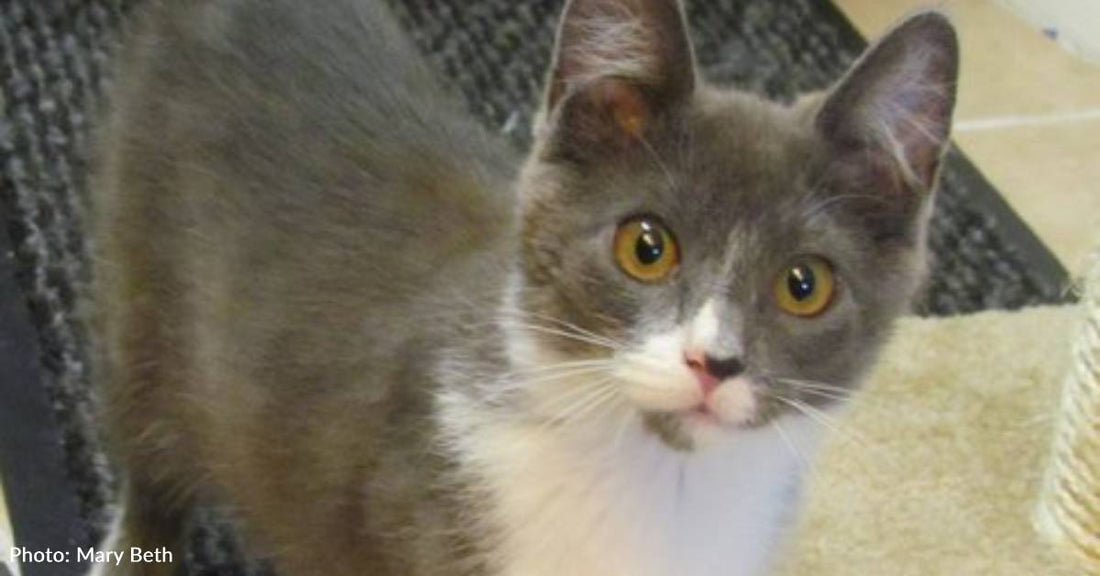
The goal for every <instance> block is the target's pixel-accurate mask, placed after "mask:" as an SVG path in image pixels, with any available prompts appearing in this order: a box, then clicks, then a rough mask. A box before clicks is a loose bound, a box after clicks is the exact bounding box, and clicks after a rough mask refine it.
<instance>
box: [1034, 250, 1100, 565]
mask: <svg viewBox="0 0 1100 576" xmlns="http://www.w3.org/2000/svg"><path fill="white" fill-rule="evenodd" d="M1088 268H1089V270H1088V272H1087V275H1086V277H1085V282H1084V284H1085V289H1084V294H1083V298H1082V302H1081V310H1082V313H1083V316H1084V321H1083V322H1082V324H1081V325H1080V327H1079V329H1078V333H1077V335H1076V337H1077V340H1076V342H1075V343H1074V349H1073V355H1072V360H1071V368H1070V370H1069V374H1068V375H1067V376H1066V380H1065V384H1064V388H1063V390H1062V400H1061V408H1060V413H1059V414H1058V415H1057V418H1056V423H1055V437H1054V445H1053V450H1052V453H1051V458H1050V462H1049V466H1048V469H1047V471H1046V477H1045V479H1044V483H1043V488H1042V492H1041V495H1040V499H1039V505H1038V508H1037V510H1036V514H1035V524H1036V527H1037V528H1038V530H1039V532H1040V533H1041V534H1042V535H1043V536H1044V537H1046V538H1047V539H1048V540H1049V541H1051V542H1052V543H1054V544H1055V545H1056V546H1057V547H1058V548H1059V549H1060V550H1062V551H1064V552H1066V553H1067V554H1068V555H1069V556H1071V557H1074V558H1075V559H1076V560H1077V561H1079V562H1080V563H1081V567H1082V569H1083V570H1084V572H1085V573H1086V574H1089V575H1100V252H1097V253H1096V254H1094V257H1093V258H1092V260H1091V262H1090V264H1089V267H1088Z"/></svg>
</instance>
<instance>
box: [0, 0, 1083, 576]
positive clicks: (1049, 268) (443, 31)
mask: <svg viewBox="0 0 1100 576" xmlns="http://www.w3.org/2000/svg"><path fill="white" fill-rule="evenodd" d="M389 1H390V3H391V4H393V5H394V7H395V10H396V12H397V14H398V16H399V18H400V19H401V21H402V22H403V23H404V24H405V25H406V27H407V28H408V30H409V31H410V33H411V34H412V36H413V38H414V39H415V41H416V42H417V43H418V45H419V46H420V47H422V48H423V50H424V51H425V52H426V53H427V54H429V57H430V59H431V60H432V62H433V63H434V64H436V65H437V66H438V69H439V70H440V71H441V72H443V73H445V74H446V75H447V76H448V77H450V78H451V79H452V80H453V81H454V83H455V85H456V86H457V87H458V89H459V91H460V92H461V93H462V94H463V95H464V96H465V97H466V98H467V100H468V102H469V103H470V109H471V110H472V112H473V113H474V114H476V115H477V116H478V117H480V118H482V119H483V120H484V121H485V122H486V123H487V125H489V126H490V127H492V128H494V129H497V130H499V131H500V132H502V133H503V134H505V135H506V137H509V138H511V139H512V140H513V141H515V142H516V144H517V145H520V146H522V145H524V144H525V143H526V140H527V134H528V129H529V124H530V118H531V110H532V108H533V103H534V102H535V101H536V99H537V96H538V94H539V93H540V90H541V88H540V84H541V80H542V78H543V70H544V68H545V65H546V61H547V58H548V56H549V49H550V45H551V41H552V35H553V27H554V22H555V20H556V16H557V13H558V11H559V9H560V0H485V1H478V2H474V1H469V0H428V1H424V2H421V1H415V2H414V1H412V0H409V1H408V2H402V1H401V0H389ZM140 3H141V2H140V1H138V0H0V106H2V108H3V116H0V224H2V226H0V232H4V230H6V232H5V233H6V235H7V238H6V242H5V243H3V244H10V246H11V251H10V254H7V255H6V257H5V258H0V274H11V275H14V279H15V286H16V287H17V289H18V291H19V292H20V293H21V295H22V300H23V301H22V302H21V303H20V302H7V303H3V302H0V305H6V306H16V305H20V304H22V305H25V307H26V311H27V312H28V313H29V314H28V315H27V322H26V324H27V325H28V326H29V327H30V330H29V331H28V332H27V334H26V335H25V336H22V337H21V338H32V339H33V340H34V341H33V342H32V344H34V347H35V348H36V349H37V352H36V354H37V355H38V364H37V365H36V367H35V372H36V373H37V374H36V376H35V378H34V379H33V380H34V381H31V380H25V381H21V382H13V381H11V380H9V381H6V382H5V381H4V376H3V375H0V386H8V387H15V386H17V385H20V386H35V387H37V389H36V390H33V391H28V390H25V389H24V390H21V391H19V393H28V394H40V395H42V396H43V397H44V398H45V400H46V403H47V405H48V409H49V412H50V415H51V418H52V420H54V421H55V422H56V424H57V426H58V428H57V430H53V429H52V428H50V426H51V425H52V424H51V423H50V422H49V420H50V418H47V419H45V420H44V421H42V422H40V423H39V425H41V426H43V430H48V431H50V433H52V434H53V435H54V437H55V441H56V443H57V445H58V446H59V447H60V457H59V460H60V469H61V476H62V480H63V483H64V485H65V486H67V488H68V490H69V491H71V492H72V493H73V494H74V495H75V497H76V498H75V500H76V503H77V506H76V511H75V514H76V516H77V517H78V522H77V524H78V526H77V527H75V528H73V531H72V532H71V534H72V536H71V538H73V539H75V540H76V541H78V542H80V543H82V544H87V543H90V542H92V541H94V539H95V538H96V536H97V535H98V532H99V527H100V526H102V524H103V521H104V519H105V505H106V503H107V502H109V500H110V494H111V489H112V481H111V474H110V472H109V468H108V466H107V465H106V462H105V459H104V457H103V455H102V452H101V449H100V446H99V444H98V442H97V440H96V434H95V433H94V426H93V421H92V420H93V419H92V409H91V406H92V404H91V398H90V394H89V372H88V365H87V359H88V354H87V346H88V337H89V334H88V332H87V330H86V328H85V326H84V325H83V323H82V318H83V317H84V314H83V311H82V310H81V309H80V304H79V302H80V298H79V295H80V290H81V287H82V286H83V285H84V284H85V282H86V280H87V277H88V263H87V259H86V245H85V240H84V236H83V232H84V229H83V224H84V221H85V208H84V205H83V204H84V192H85V172H86V169H87V164H88V158H89V142H90V133H91V130H92V129H93V128H94V123H95V118H96V117H97V116H98V114H99V112H100V111H101V109H102V108H103V107H104V105H105V102H104V95H105V93H106V92H105V91H106V89H107V87H108V85H109V82H110V80H109V79H110V74H109V67H110V61H111V55H112V54H113V52H114V48H115V46H116V43H117V42H119V41H120V39H121V38H123V37H124V32H125V29H126V25H127V22H128V21H129V18H130V16H131V14H132V12H133V10H134V8H135V7H136V6H137V5H139V4H140ZM688 15H689V18H690V21H691V22H690V23H691V28H692V32H693V35H694V40H695V43H696V48H697V52H698V56H699V59H700V61H701V63H702V65H703V68H704V71H705V73H706V75H707V76H708V77H710V78H711V79H713V80H715V81H718V82H724V83H732V84H735V85H737V86H740V87H742V88H744V89H748V90H753V91H756V92H759V93H763V94H767V95H770V96H772V97H776V98H780V99H790V98H792V97H793V95H795V94H796V93H798V92H801V91H806V90H813V89H820V88H823V87H825V86H827V85H828V83H829V82H830V81H831V80H833V79H834V78H836V77H837V76H838V75H839V74H840V73H841V72H842V71H843V70H844V69H845V68H846V66H847V65H848V64H849V63H850V62H851V60H852V59H853V58H854V57H855V56H856V55H857V54H858V53H859V51H860V49H861V48H862V46H863V42H862V40H861V39H860V38H859V37H858V35H857V34H856V33H855V32H854V31H853V30H852V29H851V28H850V27H849V26H848V25H847V23H846V21H844V19H843V17H841V16H839V14H838V13H837V12H836V10H835V8H834V7H833V6H832V5H831V4H829V3H827V2H812V1H810V0H694V1H691V2H688ZM3 244H0V245H3ZM932 246H933V252H934V257H935V260H934V262H933V267H932V270H933V273H932V280H931V282H930V284H929V287H928V290H927V292H926V294H925V295H924V297H923V298H922V301H921V303H920V305H919V308H918V309H919V311H920V312H921V313H924V314H933V315H947V314H956V313H961V312H970V311H976V310H984V309H990V308H1018V307H1022V306H1026V305H1031V304H1037V303H1044V302H1053V301H1056V300H1058V299H1059V298H1060V290H1061V286H1062V283H1063V281H1064V272H1063V271H1062V270H1061V268H1060V267H1059V266H1058V265H1057V263H1056V262H1055V261H1054V260H1053V259H1052V258H1051V257H1050V255H1049V253H1048V252H1047V251H1046V250H1045V249H1044V248H1043V247H1042V246H1041V245H1040V244H1038V243H1037V241H1036V240H1035V239H1034V237H1033V236H1031V234H1030V233H1029V232H1028V231H1027V229H1026V227H1024V226H1022V225H1021V224H1020V223H1019V221H1018V220H1017V219H1016V218H1015V217H1014V216H1013V215H1012V213H1011V211H1010V210H1008V209H1007V207H1006V206H1005V205H1004V204H1003V202H1002V201H1001V200H1000V199H999V197H998V196H997V195H996V193H995V192H994V191H993V190H992V189H991V188H990V187H989V186H988V184H986V183H985V182H984V181H983V180H982V179H981V177H980V176H979V175H978V174H977V173H976V172H975V171H974V170H973V168H972V167H970V165H969V164H968V162H966V161H965V159H963V158H962V157H961V156H960V155H958V154H952V155H951V156H950V157H949V161H948V163H947V167H946V170H945V172H944V178H943V187H942V192H941V195H940V197H939V200H938V204H937V211H936V213H935V215H934V219H933V225H932ZM4 353H6V352H4V350H2V349H0V354H4ZM0 390H2V388H0ZM6 439H7V437H6V436H5V437H4V438H0V443H3V442H4V441H5V440H6ZM9 448H11V447H10V446H9ZM16 448H18V446H16ZM13 450H14V449H9V450H8V452H9V454H10V453H11V452H12V451H13ZM18 456H19V454H16V455H15V457H11V456H9V457H8V458H7V460H5V463H4V465H5V466H6V467H12V466H22V465H24V464H23V463H21V462H20V460H19V458H18ZM27 457H31V456H30V455H24V458H27ZM8 475H9V474H8V473H7V472H5V477H7V476H8ZM7 488H8V490H9V493H18V492H19V491H20V490H22V489H23V487H20V486H8V487H7ZM16 512H19V511H18V510H17V511H14V512H13V514H15V513H16ZM23 513H24V514H25V513H26V512H23ZM15 521H16V523H17V524H18V523H19V522H20V518H19V517H18V516H17V517H16V518H15ZM198 524H199V525H200V526H205V525H207V524H208V522H199V523H198ZM195 541H196V545H195V549H196V550H197V553H196V554H194V555H192V556H191V557H189V559H188V560H187V562H188V563H189V565H193V566H194V567H195V571H196V572H201V571H202V570H201V569H200V568H202V567H204V566H205V567H207V571H208V572H210V573H215V572H217V573H228V572H229V571H230V568H229V567H230V566H232V565H233V564H234V562H233V560H232V554H231V553H230V554H223V552H225V550H226V546H225V544H224V542H223V541H222V540H221V539H220V538H219V537H217V536H216V533H215V532H211V531H209V530H205V529H202V528H200V529H197V530H196V531H195Z"/></svg>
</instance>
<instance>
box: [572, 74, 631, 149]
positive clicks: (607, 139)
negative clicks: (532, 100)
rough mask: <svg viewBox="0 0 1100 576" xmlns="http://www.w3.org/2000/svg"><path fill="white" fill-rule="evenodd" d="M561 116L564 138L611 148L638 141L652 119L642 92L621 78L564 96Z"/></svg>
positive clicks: (622, 146)
mask: <svg viewBox="0 0 1100 576" xmlns="http://www.w3.org/2000/svg"><path fill="white" fill-rule="evenodd" d="M560 114H561V117H560V121H559V122H560V124H559V126H560V128H561V129H562V130H564V135H565V137H567V138H569V139H570V140H572V141H574V142H577V143H580V142H587V143H589V144H593V145H597V146H603V147H610V149H622V148H625V147H628V146H630V145H632V144H633V143H635V142H637V141H638V140H640V139H641V138H642V137H643V135H644V134H645V132H646V130H647V129H648V127H649V125H650V123H651V120H652V111H651V109H650V106H649V102H648V100H647V99H646V97H645V94H644V93H643V92H642V89H641V88H640V87H638V86H636V85H634V84H632V83H631V82H628V81H626V80H623V79H621V78H601V79H599V80H595V81H593V82H591V83H589V84H588V85H587V86H584V87H582V88H581V89H580V90H578V92H577V93H576V94H573V95H571V96H566V99H565V101H564V102H563V103H562V110H561V111H560Z"/></svg>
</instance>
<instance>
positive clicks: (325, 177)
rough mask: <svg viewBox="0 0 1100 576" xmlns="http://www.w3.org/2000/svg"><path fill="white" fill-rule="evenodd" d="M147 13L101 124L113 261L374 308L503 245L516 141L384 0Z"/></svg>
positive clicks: (316, 302) (159, 279)
mask: <svg viewBox="0 0 1100 576" xmlns="http://www.w3.org/2000/svg"><path fill="white" fill-rule="evenodd" d="M145 20H146V21H145V22H144V25H143V26H142V27H141V28H140V31H139V32H138V33H137V34H136V35H135V37H134V38H133V39H132V41H131V42H130V45H129V47H128V50H127V53H126V55H125V56H124V57H123V58H122V60H123V61H124V64H123V65H122V66H121V67H120V69H119V70H118V72H117V74H116V76H117V78H118V82H117V83H118V86H117V89H116V91H115V95H114V112H113V117H112V120H111V122H110V123H109V126H108V128H107V129H106V130H105V137H104V138H103V144H104V145H103V146H102V149H103V157H104V162H103V163H102V177H101V178H100V185H99V186H97V188H98V192H99V195H98V197H97V198H96V203H97V216H98V219H97V220H98V222H97V228H98V235H99V237H100V238H99V240H100V242H99V244H100V245H101V247H102V249H101V250H100V252H101V254H100V255H101V256H102V257H104V258H106V260H108V261H110V262H115V263H117V264H118V265H117V266H104V267H102V268H103V269H104V270H105V271H106V275H108V276H110V275H111V274H114V273H115V272H116V271H118V270H120V269H123V270H124V271H123V272H122V273H123V274H127V273H128V274H132V275H134V276H142V275H144V276H145V277H146V279H145V280H144V281H143V282H144V286H145V287H146V288H156V286H155V285H156V284H166V283H172V282H176V283H181V284H184V286H182V287H170V288H166V291H173V292H181V291H183V292H189V293H193V294H200V295H205V296H210V297H213V296H211V295H214V294H224V293H226V292H227V291H228V292H231V293H233V294H236V296H234V297H236V298H238V299H242V298H243V299H246V300H248V301H249V302H250V303H251V304H252V306H251V308H253V309H256V310H261V309H263V305H264V303H265V302H266V301H271V302H279V301H282V302H283V303H284V304H287V305H289V304H292V303H293V302H295V301H297V302H301V303H303V305H305V306H314V307H315V306H322V305H325V304H326V303H327V304H330V305H332V306H331V307H332V308H337V309H338V308H341V307H343V308H358V307H360V306H366V307H367V308H368V310H359V312H360V313H364V312H369V308H370V307H376V308H377V309H378V311H379V312H384V311H385V310H388V309H390V308H392V306H393V304H394V302H395V301H398V300H402V299H407V298H408V297H409V295H410V294H413V293H417V292H420V291H422V290H424V289H425V288H427V287H431V286H435V285H438V284H439V283H440V281H439V278H440V275H441V274H445V273H446V271H447V270H449V269H452V268H455V267H462V266H465V265H466V264H468V262H466V260H467V259H468V258H480V257H482V254H483V252H484V250H485V249H486V248H487V247H490V246H497V245H500V244H501V243H500V242H499V237H500V235H501V234H505V233H507V230H508V228H509V226H510V225H511V219H512V199H511V195H510V194H509V192H508V189H507V187H508V184H507V183H508V182H509V181H510V179H511V174H510V171H511V169H512V168H511V166H512V165H513V164H514V163H513V162H512V158H511V155H512V154H511V151H510V150H508V149H507V148H506V147H505V146H503V145H501V144H500V143H498V142H496V141H494V140H493V139H491V138H489V137H488V136H487V135H486V134H485V133H484V131H483V130H482V129H481V128H480V127H479V126H478V125H477V124H476V122H474V121H473V120H472V119H471V118H470V116H469V114H466V113H464V110H463V107H462V105H461V104H460V103H459V102H457V100H456V99H455V98H452V97H451V95H450V94H449V93H448V91H447V90H445V89H443V87H442V83H441V82H440V81H439V79H438V78H436V77H435V76H434V75H433V73H432V72H431V71H430V70H429V69H428V67H427V66H426V65H425V63H423V62H422V60H421V58H420V56H419V55H418V54H416V53H415V50H414V49H413V48H412V47H411V44H410V42H409V41H408V40H407V39H406V38H405V37H404V36H403V34H402V32H401V31H400V29H399V28H398V25H397V24H396V22H395V21H394V19H393V18H392V16H391V15H390V14H389V13H388V11H387V9H386V8H385V7H384V6H382V5H381V3H380V2H376V1H372V0H326V1H323V2H301V1H299V0H190V1H184V2H162V3H158V4H156V5H154V6H152V7H151V9H150V10H149V11H148V13H147V14H146V18H145ZM119 259H128V260H127V261H125V262H117V261H118V260H119ZM173 277H178V278H173ZM116 297H117V298H123V299H124V295H116ZM236 304H237V305H239V304H241V303H240V302H237V303H236ZM314 312H316V311H314ZM341 312H350V310H341ZM255 321H256V322H263V321H264V319H262V318H259V319H256V320H255Z"/></svg>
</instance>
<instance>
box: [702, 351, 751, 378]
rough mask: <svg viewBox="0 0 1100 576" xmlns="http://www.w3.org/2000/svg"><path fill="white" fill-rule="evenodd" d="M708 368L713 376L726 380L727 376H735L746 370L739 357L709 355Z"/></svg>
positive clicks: (707, 359) (707, 358)
mask: <svg viewBox="0 0 1100 576" xmlns="http://www.w3.org/2000/svg"><path fill="white" fill-rule="evenodd" d="M706 369H707V372H708V373H709V374H710V375H711V376H714V377H715V378H717V379H719V380H725V379H726V378H733V377H734V376H737V375H738V374H740V373H742V372H744V371H745V364H744V363H743V362H741V359H740V358H737V357H730V358H713V357H711V356H707V357H706Z"/></svg>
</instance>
